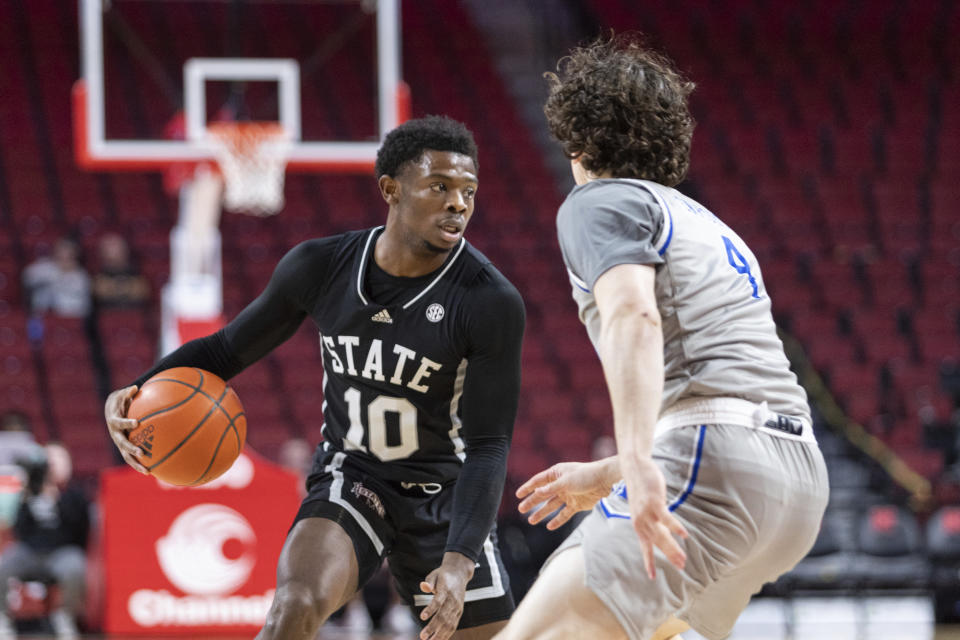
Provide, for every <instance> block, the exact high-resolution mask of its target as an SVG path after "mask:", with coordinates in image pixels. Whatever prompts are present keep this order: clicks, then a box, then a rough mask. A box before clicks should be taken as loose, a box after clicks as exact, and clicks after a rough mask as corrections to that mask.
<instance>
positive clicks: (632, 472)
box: [620, 456, 688, 580]
mask: <svg viewBox="0 0 960 640" xmlns="http://www.w3.org/2000/svg"><path fill="white" fill-rule="evenodd" d="M620 470H621V471H622V472H623V480H624V482H626V485H627V502H629V503H630V519H631V520H632V521H633V529H634V531H636V533H637V537H638V538H639V540H640V547H641V549H642V551H643V565H644V567H645V568H646V570H647V576H649V578H650V579H651V580H653V579H654V578H655V577H656V575H657V569H656V565H655V564H654V552H653V550H654V547H656V548H658V549H660V551H662V552H663V554H664V555H665V556H666V557H667V559H668V560H669V561H670V563H671V564H673V566H675V567H676V568H678V569H683V567H684V565H685V564H686V562H687V554H686V553H685V552H684V550H683V548H682V547H681V546H680V544H679V543H678V542H677V540H676V537H680V538H686V537H688V533H687V529H686V528H685V527H684V526H683V524H682V523H681V522H680V520H678V519H677V517H676V516H675V515H673V514H672V513H671V512H670V510H669V509H668V508H667V487H666V481H665V480H664V477H663V472H662V471H661V470H660V467H658V466H657V463H656V462H654V460H653V458H651V457H649V456H637V457H630V456H624V457H623V459H621V461H620Z"/></svg>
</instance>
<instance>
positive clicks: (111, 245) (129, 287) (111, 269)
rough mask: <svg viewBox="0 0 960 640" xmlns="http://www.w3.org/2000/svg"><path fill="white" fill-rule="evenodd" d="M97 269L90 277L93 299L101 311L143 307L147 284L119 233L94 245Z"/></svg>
mask: <svg viewBox="0 0 960 640" xmlns="http://www.w3.org/2000/svg"><path fill="white" fill-rule="evenodd" d="M97 253H98V256H99V270H98V271H97V274H96V275H95V276H94V278H93V296H94V299H95V300H96V302H97V306H98V307H99V308H101V309H129V308H133V307H142V306H143V305H145V304H146V303H147V301H148V300H149V298H150V284H149V283H148V282H147V279H146V277H144V275H143V274H142V273H140V270H139V269H137V267H136V266H135V265H134V263H133V259H132V258H131V255H130V245H128V244H127V241H126V240H125V239H124V238H123V236H121V235H120V234H118V233H108V234H106V235H105V236H103V237H102V238H100V242H99V244H98V246H97Z"/></svg>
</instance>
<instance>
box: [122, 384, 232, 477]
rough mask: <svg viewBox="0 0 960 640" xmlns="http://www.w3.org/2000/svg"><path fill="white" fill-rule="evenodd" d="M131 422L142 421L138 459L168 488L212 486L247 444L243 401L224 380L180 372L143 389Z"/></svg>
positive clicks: (134, 435) (135, 436) (136, 432)
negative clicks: (167, 483)
mask: <svg viewBox="0 0 960 640" xmlns="http://www.w3.org/2000/svg"><path fill="white" fill-rule="evenodd" d="M127 417H129V418H136V419H138V420H139V421H140V424H139V425H137V427H136V428H135V429H133V430H132V431H130V434H129V437H130V442H132V443H133V444H135V445H137V446H138V447H140V448H141V449H143V450H144V452H145V454H144V455H141V456H139V457H138V460H139V461H140V463H141V464H142V465H143V466H145V467H146V468H147V469H148V470H149V471H150V473H151V474H153V475H155V476H156V477H158V478H160V479H161V480H163V481H164V482H169V483H170V484H177V485H181V486H190V485H198V484H204V483H205V482H210V481H211V480H213V479H214V478H216V477H217V476H219V475H220V474H222V473H223V472H224V471H226V470H227V469H229V468H230V465H232V464H233V462H234V460H236V459H237V456H238V455H240V451H241V450H242V449H243V443H244V441H245V440H246V438H247V419H246V417H245V415H244V413H243V406H242V405H241V404H240V398H238V397H237V394H236V393H235V392H234V390H233V389H231V388H230V387H228V386H227V383H226V382H224V381H223V380H222V379H221V378H219V377H218V376H216V375H214V374H212V373H210V372H209V371H204V370H203V369H196V368H193V367H176V368H174V369H167V370H165V371H161V372H160V373H158V374H156V375H155V376H153V377H152V378H150V379H149V380H147V381H146V382H144V383H143V386H142V387H141V388H140V390H139V391H138V392H137V395H135V396H134V397H133V401H132V402H131V403H130V408H129V410H128V411H127Z"/></svg>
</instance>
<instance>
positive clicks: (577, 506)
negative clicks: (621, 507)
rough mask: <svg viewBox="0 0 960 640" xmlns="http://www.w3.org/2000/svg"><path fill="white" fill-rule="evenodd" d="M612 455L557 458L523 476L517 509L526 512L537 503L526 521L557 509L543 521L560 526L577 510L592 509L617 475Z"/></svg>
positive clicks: (550, 527) (534, 521)
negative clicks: (526, 477) (574, 459)
mask: <svg viewBox="0 0 960 640" xmlns="http://www.w3.org/2000/svg"><path fill="white" fill-rule="evenodd" d="M618 476H619V467H618V465H617V459H616V457H615V456H614V457H611V458H605V459H603V460H596V461H594V462H561V463H559V464H555V465H553V466H552V467H550V468H549V469H547V470H545V471H541V472H540V473H538V474H537V475H535V476H533V477H532V478H530V479H529V480H527V481H526V482H525V483H523V485H522V486H521V487H520V488H519V489H517V497H518V498H520V499H521V500H522V502H521V503H520V504H519V505H518V507H517V508H518V509H519V511H520V513H527V512H528V511H531V510H532V509H533V508H534V507H536V506H537V505H540V508H539V509H537V510H536V511H534V512H533V513H532V514H531V515H530V517H529V518H528V521H529V522H530V524H537V523H538V522H540V521H542V520H543V519H544V518H546V517H547V516H549V515H550V514H551V513H554V512H555V511H557V510H558V509H560V511H559V512H557V514H556V515H555V516H553V518H551V519H550V521H549V522H548V523H547V529H550V530H554V529H557V528H559V527H561V526H563V525H564V524H565V523H566V522H567V521H568V520H569V519H570V518H572V517H573V515H574V514H575V513H577V512H578V511H587V510H589V509H592V508H593V506H594V505H595V504H597V501H598V500H600V499H601V498H603V497H605V496H607V495H608V494H609V493H610V489H611V487H612V486H613V484H614V482H616V481H617V480H618V479H619V477H618ZM561 507H562V508H561Z"/></svg>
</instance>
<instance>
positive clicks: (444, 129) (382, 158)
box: [374, 116, 480, 178]
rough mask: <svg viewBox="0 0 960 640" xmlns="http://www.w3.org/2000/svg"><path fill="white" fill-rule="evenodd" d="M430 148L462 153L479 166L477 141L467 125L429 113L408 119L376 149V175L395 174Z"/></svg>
mask: <svg viewBox="0 0 960 640" xmlns="http://www.w3.org/2000/svg"><path fill="white" fill-rule="evenodd" d="M428 150H430V151H452V152H454V153H461V154H463V155H465V156H470V159H471V160H473V166H474V169H479V167H480V165H479V163H478V162H477V143H476V142H474V140H473V134H472V133H470V130H469V129H467V127H466V125H464V124H463V123H462V122H458V121H456V120H454V119H453V118H448V117H447V116H426V117H424V118H417V119H415V120H407V121H406V122H404V123H403V124H401V125H400V126H399V127H397V128H396V129H394V130H393V131H391V132H390V133H388V134H387V137H386V138H385V139H384V140H383V144H382V145H380V150H379V151H377V163H376V165H375V167H374V171H375V173H376V176H377V178H379V177H380V176H396V175H397V173H399V172H400V170H401V168H402V167H403V165H404V164H406V163H407V162H410V161H411V160H416V159H417V158H419V157H420V156H421V155H423V152H424V151H428Z"/></svg>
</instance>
